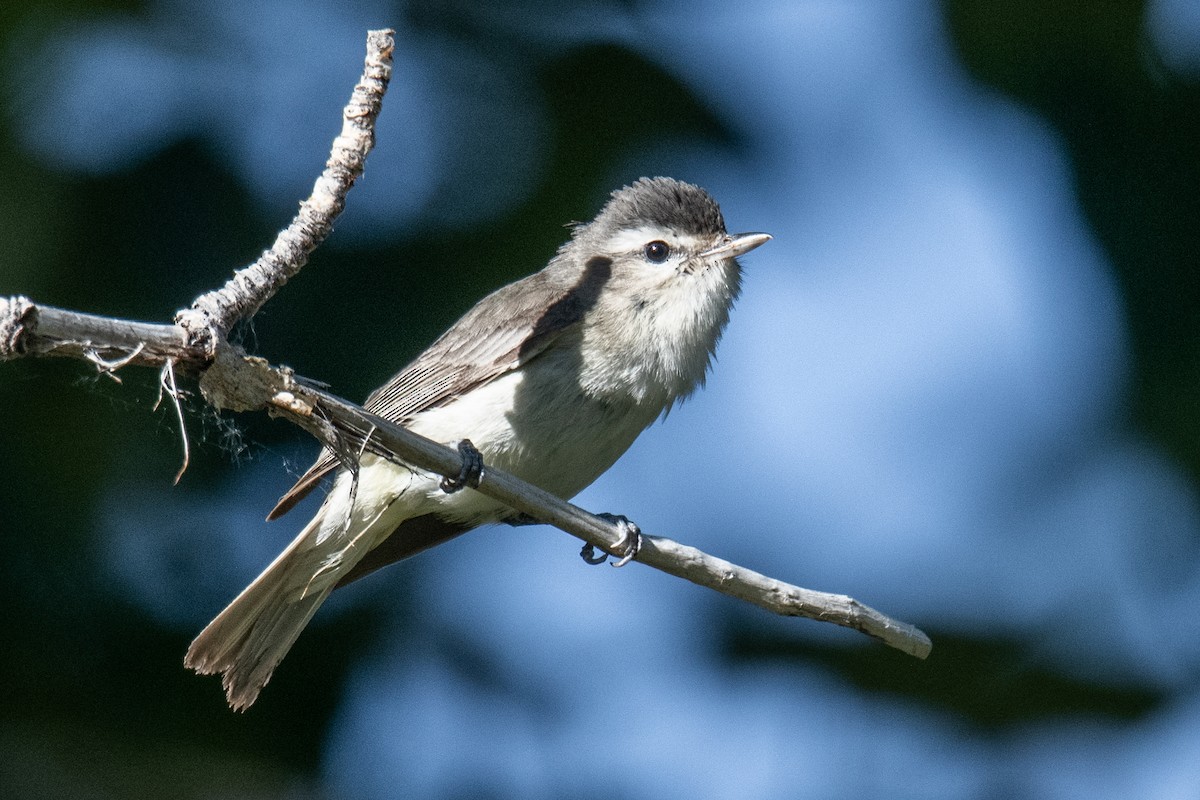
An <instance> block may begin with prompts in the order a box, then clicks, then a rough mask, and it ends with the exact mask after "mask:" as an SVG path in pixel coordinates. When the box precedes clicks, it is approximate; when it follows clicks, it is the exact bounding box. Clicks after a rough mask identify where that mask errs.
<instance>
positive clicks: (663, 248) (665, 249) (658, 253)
mask: <svg viewBox="0 0 1200 800" xmlns="http://www.w3.org/2000/svg"><path fill="white" fill-rule="evenodd" d="M642 252H643V253H644V254H645V255H646V258H647V259H648V260H650V261H653V262H654V263H655V264H661V263H662V262H664V261H666V260H667V258H668V257H669V256H670V255H671V246H670V245H668V244H667V243H666V242H664V241H661V240H658V239H655V240H654V241H653V242H650V243H649V244H647V245H646V246H645V247H644V248H642Z"/></svg>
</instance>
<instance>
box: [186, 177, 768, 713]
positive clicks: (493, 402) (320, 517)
mask: <svg viewBox="0 0 1200 800" xmlns="http://www.w3.org/2000/svg"><path fill="white" fill-rule="evenodd" d="M770 238H771V237H770V236H768V235H767V234H765V233H743V234H734V235H730V234H727V233H726V232H725V222H724V219H723V218H722V216H721V210H720V209H719V208H718V206H717V204H716V202H715V201H714V200H713V199H712V197H710V196H709V195H708V193H707V192H705V191H704V190H703V189H700V188H698V187H696V186H692V185H691V184H687V183H682V182H680V181H677V180H673V179H670V178H652V179H648V178H643V179H641V180H639V181H637V182H635V183H634V184H632V185H631V186H627V187H625V188H623V189H620V190H618V191H616V192H613V194H612V197H611V198H610V199H609V201H608V203H607V204H606V205H605V206H604V208H603V209H601V211H600V213H599V215H598V216H597V217H596V219H595V220H593V221H592V222H590V223H587V224H584V225H576V226H575V227H574V229H573V231H572V234H571V239H570V241H568V242H567V243H566V244H564V245H563V246H562V247H560V248H559V250H558V253H557V254H556V255H555V256H554V258H553V259H551V261H550V263H549V264H548V265H547V266H546V268H545V269H543V270H542V271H541V272H538V273H535V274H533V275H530V276H529V277H527V278H525V279H523V280H519V281H517V282H516V283H512V284H509V285H508V286H505V287H503V288H501V289H499V290H497V291H496V292H493V293H492V294H490V295H488V296H487V297H485V298H484V299H483V300H481V301H480V302H479V303H478V304H477V305H476V306H475V307H474V308H472V309H471V310H470V311H468V312H467V314H466V315H465V316H464V317H463V318H462V319H460V320H459V321H458V322H456V323H455V324H454V325H453V326H451V328H450V329H449V330H448V331H446V333H444V334H443V335H442V336H441V338H439V339H438V340H437V341H435V342H434V343H433V344H432V345H430V346H429V348H428V349H427V350H425V352H423V353H421V354H420V355H419V356H417V358H416V359H415V360H414V361H413V362H412V363H411V364H409V365H408V366H407V367H405V368H404V369H403V370H401V371H400V372H399V373H398V374H397V375H396V376H395V377H393V378H392V379H391V380H389V381H388V382H387V383H386V384H385V385H384V386H382V387H381V388H380V389H378V390H376V391H375V392H374V393H373V394H372V395H371V396H370V397H369V398H368V399H367V402H366V403H365V408H366V409H367V410H369V411H372V412H374V413H376V414H378V415H380V416H382V417H384V418H386V419H388V420H391V421H394V422H397V423H400V424H402V425H405V426H407V427H408V428H410V429H411V430H413V431H415V432H417V433H420V434H422V435H424V436H427V437H428V438H430V439H433V440H435V441H439V442H446V443H452V444H453V443H459V442H462V441H464V440H469V441H470V442H471V443H473V444H474V446H475V447H477V448H478V450H477V451H476V452H477V453H478V454H481V455H482V458H483V461H484V463H486V464H487V465H489V466H492V467H497V468H499V469H501V470H505V471H508V472H511V473H512V474H514V475H517V476H518V477H520V478H523V479H525V480H526V481H529V482H530V483H533V484H536V485H538V486H540V487H542V488H544V489H546V490H548V491H550V492H553V493H554V494H556V495H558V496H560V497H563V498H570V497H573V496H574V495H575V494H576V493H577V492H579V491H581V490H582V489H583V488H584V487H586V486H587V485H588V484H590V483H591V482H592V481H594V480H595V479H596V478H597V477H599V476H600V475H601V474H602V473H603V472H604V471H605V470H607V469H608V468H609V467H610V466H612V464H613V462H615V461H616V460H617V458H618V457H620V455H621V454H622V453H624V452H625V450H626V449H627V448H628V447H629V445H630V444H632V443H633V440H634V439H636V438H637V436H638V434H640V433H641V432H642V431H643V430H644V429H645V428H646V427H647V426H648V425H649V424H650V423H651V422H653V421H654V420H655V419H656V418H658V417H659V416H661V415H662V414H664V413H665V412H666V411H667V410H668V409H670V408H671V406H673V405H674V404H675V403H677V402H679V401H681V400H683V399H684V398H685V397H687V396H688V395H690V394H691V393H692V392H693V391H694V390H695V389H696V387H697V386H699V385H700V384H702V383H703V381H704V376H705V373H706V371H707V370H708V365H709V360H710V358H711V356H712V354H713V351H714V349H715V348H716V345H717V340H718V339H719V338H720V336H721V332H722V330H723V329H724V327H725V323H726V322H727V321H728V319H729V311H730V308H731V307H732V305H733V301H734V299H735V298H736V297H737V295H738V289H739V286H740V283H741V271H740V267H739V266H738V262H737V256H740V255H742V254H743V253H746V252H749V251H750V250H752V249H754V248H755V247H758V246H759V245H761V244H763V243H764V242H766V241H767V240H768V239H770ZM460 449H462V448H460ZM465 449H466V450H468V451H469V448H465ZM464 460H466V459H464ZM330 474H332V475H333V476H334V477H333V484H332V487H331V488H330V491H329V494H328V495H327V496H326V498H325V502H324V503H323V504H322V505H321V507H320V509H319V510H318V511H317V513H316V516H314V517H313V519H312V521H310V522H309V523H308V525H306V526H305V527H304V530H302V531H301V532H300V534H299V535H298V536H297V537H296V539H295V540H294V541H293V542H292V543H291V545H289V546H288V548H287V549H286V550H284V551H283V553H281V554H280V555H279V557H278V558H276V559H275V561H273V562H272V563H271V565H270V566H268V567H267V568H266V570H264V571H263V573H262V574H261V575H260V576H259V577H258V578H257V579H256V580H255V581H254V582H253V583H251V584H250V586H248V587H247V588H246V589H245V590H244V591H243V592H242V593H241V594H240V595H238V596H237V598H236V599H234V601H233V602H232V603H230V604H229V606H228V607H227V608H226V609H225V610H224V611H222V612H221V613H220V614H219V615H218V616H217V618H216V619H214V620H213V621H212V622H211V623H209V625H208V627H206V628H205V629H204V630H203V631H202V632H201V633H200V635H199V636H197V637H196V640H195V641H194V642H192V645H191V647H190V648H189V650H188V653H187V658H186V660H185V663H186V665H187V666H188V667H191V668H192V669H194V670H196V671H197V672H201V673H205V674H207V673H217V672H220V673H223V674H224V681H223V682H224V686H225V692H226V697H227V699H228V701H229V704H230V705H231V706H232V707H233V708H235V709H238V710H242V709H245V708H247V707H248V706H250V704H251V703H253V702H254V700H255V699H256V698H257V697H258V693H259V691H260V690H261V689H262V687H263V686H264V685H266V683H267V681H268V680H270V678H271V673H272V672H273V671H274V670H275V668H276V666H278V664H279V662H280V661H281V660H282V659H283V657H284V656H285V655H286V654H287V652H288V650H289V649H290V648H291V646H292V644H293V643H294V642H295V641H296V638H297V637H298V636H299V635H300V631H301V630H303V629H304V626H305V625H306V624H307V623H308V621H309V619H311V618H312V615H313V614H314V613H315V612H316V610H317V608H318V607H319V606H320V605H321V603H322V602H323V601H324V600H325V598H326V597H327V596H328V595H329V593H330V592H331V591H333V589H334V588H335V587H337V586H339V585H341V584H344V583H346V582H348V581H350V580H354V579H355V578H357V577H360V576H361V575H364V574H366V573H367V572H370V571H372V570H374V569H378V568H379V567H381V566H383V565H385V564H388V563H391V562H392V561H396V560H398V559H401V558H404V557H406V556H410V555H412V554H414V553H416V552H419V551H421V550H424V549H426V548H428V547H431V546H433V545H435V544H439V543H441V542H444V541H446V540H447V539H450V538H452V537H454V536H456V535H458V534H460V533H463V532H464V531H467V530H470V529H471V528H474V527H476V526H479V525H482V524H484V523H488V522H497V521H501V520H505V519H509V520H512V519H513V518H515V517H516V516H518V515H517V514H516V512H514V511H513V510H512V509H510V508H508V507H506V506H504V505H502V504H500V503H499V502H497V501H495V500H492V499H491V498H489V497H487V496H486V495H484V494H481V493H479V492H476V491H474V490H472V489H464V490H463V491H455V489H457V488H459V487H460V486H461V481H459V482H456V481H454V480H442V479H441V478H440V477H439V476H436V475H430V474H428V473H425V472H423V471H421V470H416V469H411V468H408V467H404V466H402V465H399V464H395V463H392V462H390V461H387V460H384V459H382V458H378V457H376V456H374V455H371V454H365V455H363V456H362V459H361V463H360V465H359V469H358V477H357V486H354V483H355V480H354V477H353V475H352V473H351V471H350V470H348V469H346V468H344V467H341V466H340V465H339V461H338V459H337V458H336V457H335V456H334V455H333V454H332V453H331V452H329V451H326V452H325V453H323V454H322V455H321V457H320V458H319V459H318V460H317V462H316V463H315V464H314V465H313V466H312V468H310V469H309V470H308V472H306V473H305V474H304V475H303V476H302V477H301V478H300V480H299V481H297V483H296V485H295V486H293V487H292V488H291V490H290V491H288V493H287V494H285V495H284V496H283V498H282V499H281V500H280V501H279V504H278V505H277V506H276V507H275V509H274V510H273V511H272V512H271V514H270V515H269V518H271V519H273V518H275V517H278V516H280V515H282V514H284V513H285V512H287V511H288V510H289V509H290V508H291V507H292V506H293V505H295V504H296V503H297V502H298V501H299V500H300V499H301V498H302V497H304V496H305V495H306V494H308V492H309V491H311V490H312V489H313V487H314V486H316V485H317V483H319V482H320V481H321V479H322V478H323V477H325V476H326V475H330ZM352 487H353V491H352ZM630 546H631V547H632V546H633V543H630ZM630 552H632V551H630Z"/></svg>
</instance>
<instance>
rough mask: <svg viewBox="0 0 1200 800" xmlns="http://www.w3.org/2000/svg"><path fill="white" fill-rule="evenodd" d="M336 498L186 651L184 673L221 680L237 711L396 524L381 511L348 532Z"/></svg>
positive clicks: (252, 697) (254, 695) (250, 700)
mask: <svg viewBox="0 0 1200 800" xmlns="http://www.w3.org/2000/svg"><path fill="white" fill-rule="evenodd" d="M336 494H337V488H336V487H335V489H334V491H333V492H331V493H330V497H329V498H328V499H327V501H326V503H325V505H324V506H322V508H321V510H320V511H318V512H317V515H316V516H315V517H314V518H313V520H312V521H311V522H309V523H308V525H307V526H305V528H304V530H302V531H301V532H300V534H299V535H298V536H297V537H296V538H295V540H293V541H292V543H291V544H290V545H288V547H287V549H286V550H284V551H283V552H282V553H280V555H279V557H278V558H276V559H275V560H274V561H273V562H272V563H271V565H270V566H269V567H267V568H266V569H265V570H263V573H262V574H261V575H259V576H258V577H257V578H256V579H255V580H254V582H253V583H251V584H250V585H249V586H247V587H246V588H245V589H244V590H243V591H242V593H241V594H239V595H238V596H237V597H236V598H234V600H233V602H232V603H230V604H229V605H228V606H227V607H226V608H225V610H224V611H222V612H221V613H220V614H218V615H217V617H216V619H214V620H213V621H212V622H210V623H209V624H208V627H206V628H205V629H204V630H202V631H201V632H200V635H199V636H197V637H196V639H195V641H193V642H192V645H191V647H189V648H188V652H187V656H186V657H185V658H184V662H183V663H184V665H185V666H187V667H189V668H191V669H194V670H196V672H199V673H200V674H202V675H211V674H215V673H218V672H219V673H222V675H223V678H222V684H223V685H224V687H225V697H226V699H227V700H228V701H229V705H230V706H231V707H232V708H233V709H234V710H235V711H244V710H245V709H247V708H249V707H250V705H251V704H252V703H253V702H254V701H255V699H257V698H258V693H259V692H260V691H261V690H262V688H263V687H264V686H266V684H267V681H269V680H270V679H271V674H272V673H273V672H274V671H275V668H276V667H277V666H279V662H280V661H282V660H283V657H284V656H285V655H287V653H288V651H289V650H290V649H291V647H292V645H293V644H295V642H296V639H297V637H299V636H300V632H301V631H302V630H304V626H305V625H307V624H308V621H309V620H310V619H312V616H313V614H315V613H316V611H317V609H318V608H320V606H321V603H323V602H324V601H325V598H326V597H328V596H329V593H330V592H331V591H333V589H334V587H335V586H336V585H337V583H338V581H339V580H341V578H342V577H343V576H345V575H346V573H347V572H349V571H350V570H351V569H352V568H353V567H354V565H355V564H357V563H358V561H359V560H360V559H361V558H362V557H363V556H364V555H366V554H367V552H368V551H369V550H371V549H372V548H373V547H374V546H375V545H376V544H378V543H379V541H381V540H382V539H383V538H385V537H386V536H387V534H389V533H390V532H391V531H392V530H393V529H394V528H395V526H396V524H397V523H396V522H394V521H391V520H389V519H384V518H383V517H384V516H385V515H384V513H383V512H384V511H385V510H386V508H384V509H380V510H379V512H378V513H376V514H374V515H373V516H372V517H371V518H370V519H369V520H362V519H361V518H358V519H355V524H354V525H353V526H346V524H345V519H346V516H345V514H344V513H343V512H345V511H348V510H349V509H348V508H347V506H346V505H343V504H342V503H339V502H330V501H332V500H333V499H334V496H335V495H336ZM354 516H355V517H358V515H357V514H355V515H354ZM364 523H365V524H364Z"/></svg>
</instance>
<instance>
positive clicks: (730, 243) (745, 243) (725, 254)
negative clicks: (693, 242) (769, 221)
mask: <svg viewBox="0 0 1200 800" xmlns="http://www.w3.org/2000/svg"><path fill="white" fill-rule="evenodd" d="M770 240H771V234H769V233H731V234H728V235H726V236H724V237H722V239H721V241H720V242H719V243H717V245H716V246H715V247H710V248H709V249H707V250H705V251H704V252H703V253H701V254H700V257H701V258H703V259H710V258H737V257H738V256H740V255H744V254H746V253H749V252H750V251H751V250H753V249H754V248H756V247H758V246H759V245H760V244H765V243H766V242H768V241H770Z"/></svg>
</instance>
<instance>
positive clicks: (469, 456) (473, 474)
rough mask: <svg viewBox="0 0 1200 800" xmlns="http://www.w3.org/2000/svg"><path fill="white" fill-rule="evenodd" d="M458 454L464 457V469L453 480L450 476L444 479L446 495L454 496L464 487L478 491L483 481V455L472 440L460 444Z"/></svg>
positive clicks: (443, 487)
mask: <svg viewBox="0 0 1200 800" xmlns="http://www.w3.org/2000/svg"><path fill="white" fill-rule="evenodd" d="M458 454H459V455H460V456H462V469H460V470H459V471H458V475H457V476H455V477H453V478H451V477H450V476H449V475H447V476H445V477H443V478H442V482H441V484H440V485H441V488H442V491H443V492H445V493H446V494H454V493H455V492H457V491H459V490H460V489H462V488H463V487H464V486H470V487H471V488H472V489H477V488H479V482H480V481H481V480H483V453H480V452H479V450H477V449H476V448H475V445H473V444H471V440H470V439H463V440H462V441H461V442H459V443H458Z"/></svg>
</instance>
